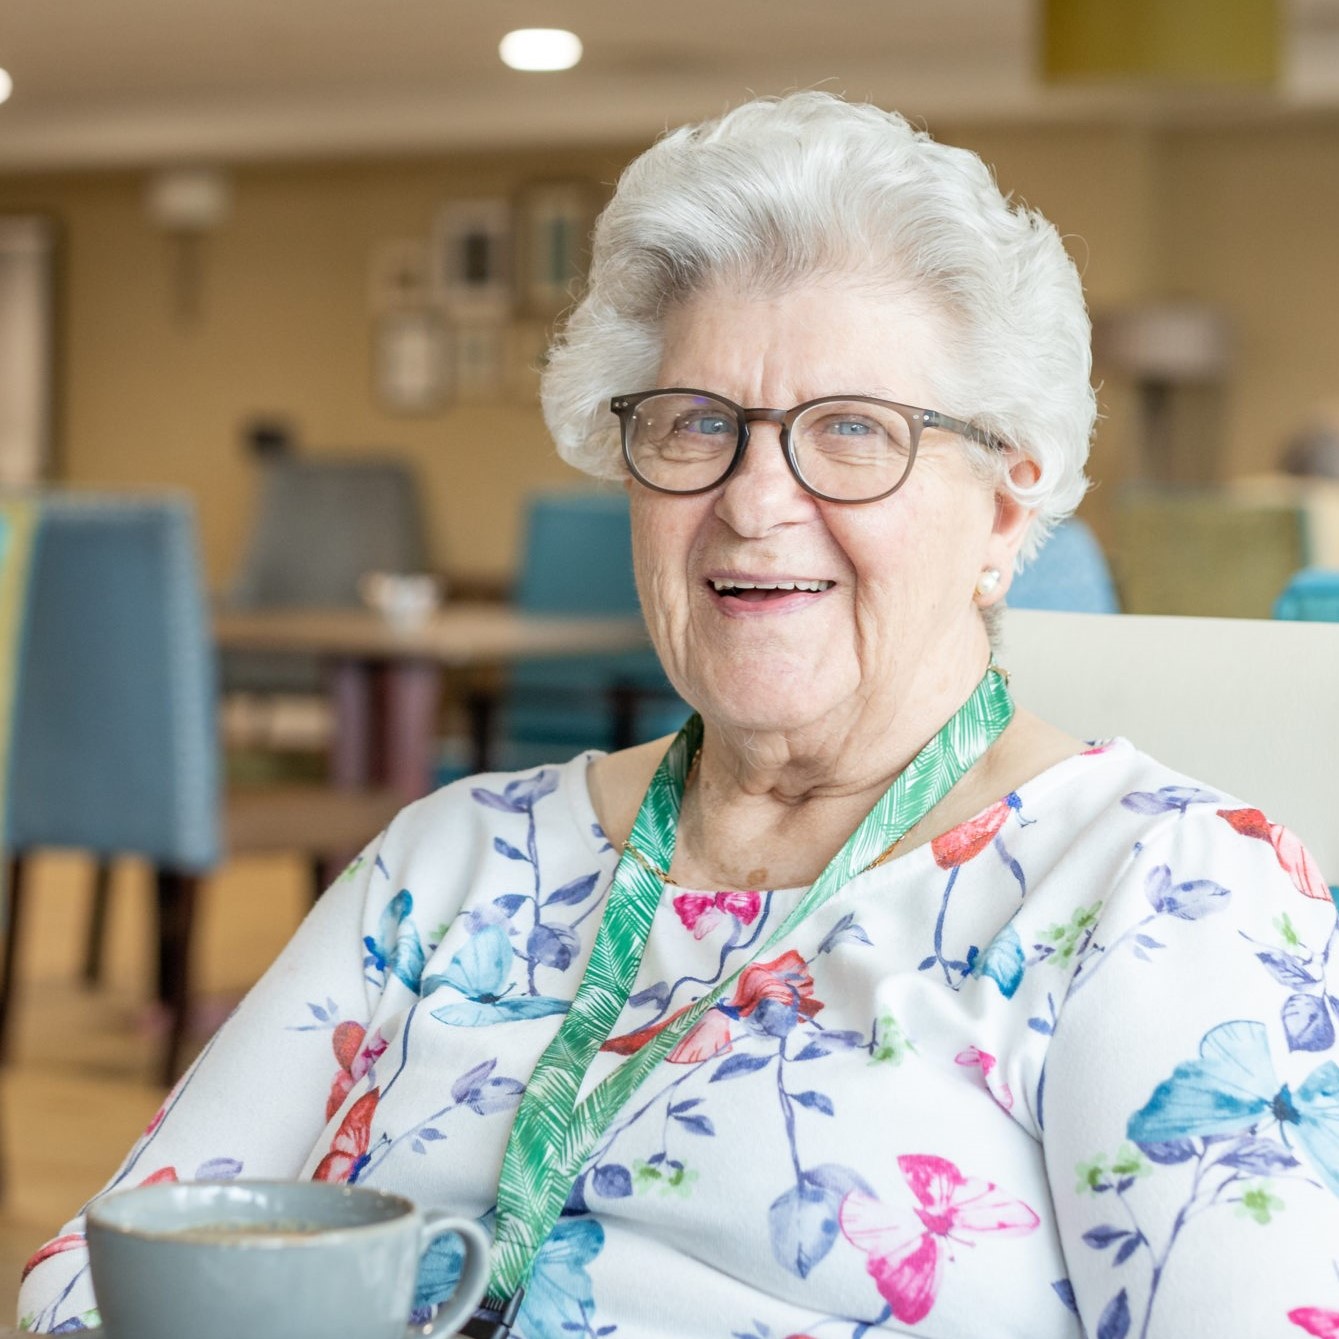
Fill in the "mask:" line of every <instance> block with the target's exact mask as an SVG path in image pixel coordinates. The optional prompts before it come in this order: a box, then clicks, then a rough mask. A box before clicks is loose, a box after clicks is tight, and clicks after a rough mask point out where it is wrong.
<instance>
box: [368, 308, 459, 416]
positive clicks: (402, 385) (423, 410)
mask: <svg viewBox="0 0 1339 1339" xmlns="http://www.w3.org/2000/svg"><path fill="white" fill-rule="evenodd" d="M451 345H452V340H451V332H450V331H449V330H448V329H447V327H446V323H445V322H444V321H443V320H442V318H441V316H440V315H439V314H438V313H437V312H435V311H432V310H430V309H428V308H418V309H412V308H406V309H405V310H403V311H392V312H387V313H385V314H384V315H382V316H381V317H380V319H379V320H378V321H377V323H376V325H375V326H374V327H373V382H374V387H375V391H376V397H377V403H378V404H379V405H380V406H381V408H382V409H384V410H386V411H387V412H388V413H392V414H432V413H435V412H436V411H437V410H439V409H441V408H443V407H444V406H445V404H446V401H447V399H448V397H449V396H450V394H451V380H452V372H453V371H454V359H453V353H452V347H451Z"/></svg>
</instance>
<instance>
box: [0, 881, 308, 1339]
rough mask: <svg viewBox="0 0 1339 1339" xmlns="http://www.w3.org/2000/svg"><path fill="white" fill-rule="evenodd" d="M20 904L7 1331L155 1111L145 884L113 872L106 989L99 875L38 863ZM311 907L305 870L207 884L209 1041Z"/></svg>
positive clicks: (0, 1111)
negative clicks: (84, 967)
mask: <svg viewBox="0 0 1339 1339" xmlns="http://www.w3.org/2000/svg"><path fill="white" fill-rule="evenodd" d="M31 877H32V880H33V882H32V885H31V895H30V897H29V898H27V899H25V902H24V912H25V923H24V926H23V943H22V945H21V946H20V950H19V969H18V994H17V997H16V1001H15V1005H14V1009H15V1015H16V1016H15V1018H14V1038H13V1048H12V1050H13V1059H12V1062H11V1063H10V1065H9V1066H8V1067H7V1068H6V1069H5V1070H4V1071H3V1072H0V1103H3V1106H2V1107H0V1156H3V1159H4V1163H3V1168H4V1176H5V1180H6V1182H7V1184H6V1186H5V1192H4V1197H3V1201H0V1322H4V1323H12V1322H10V1318H11V1317H12V1316H13V1315H14V1302H15V1298H16V1296H17V1292H18V1278H19V1272H20V1270H21V1269H22V1266H23V1263H24V1261H25V1260H26V1259H27V1258H28V1256H29V1255H30V1254H31V1253H32V1252H33V1250H34V1249H35V1248H36V1247H37V1246H39V1245H40V1244H41V1243H42V1242H43V1241H45V1240H46V1239H47V1238H48V1237H50V1236H52V1235H53V1234H54V1233H55V1232H56V1230H57V1229H58V1228H59V1227H60V1225H61V1224H62V1223H63V1222H64V1221H65V1220H66V1219H67V1218H69V1217H70V1216H71V1215H73V1214H74V1213H75V1212H77V1210H78V1209H79V1207H80V1205H81V1204H82V1203H83V1201H84V1200H85V1199H87V1198H88V1197H89V1195H91V1194H92V1193H93V1192H94V1191H95V1190H97V1189H98V1187H99V1186H101V1185H102V1183H103V1182H104V1181H105V1180H106V1179H107V1178H108V1177H109V1176H110V1175H111V1173H112V1172H113V1171H114V1170H115V1168H116V1166H117V1164H118V1163H119V1162H120V1160H121V1157H122V1156H123V1154H124V1153H125V1152H126V1150H127V1149H128V1148H129V1147H130V1145H131V1144H132V1143H133V1142H134V1140H135V1139H136V1137H137V1136H138V1135H139V1133H140V1131H141V1130H142V1129H143V1128H144V1125H145V1123H146V1122H147V1121H148V1120H149V1118H150V1117H151V1116H152V1115H153V1113H154V1111H155V1110H156V1109H157V1106H158V1104H159V1102H160V1101H161V1100H162V1097H163V1090H162V1089H161V1088H159V1087H158V1086H157V1084H156V1083H155V1081H154V1077H153V1076H154V1071H155V1069H156V1063H155V1057H156V1055H157V1053H158V1052H157V1044H156V1043H157V1034H156V1031H155V1025H156V1019H155V1015H154V1013H153V1011H152V1010H151V1009H150V1008H149V1007H148V999H149V992H150V980H151V977H150V973H149V962H150V954H151V949H152V941H151V924H152V923H151V920H150V905H151V904H150V884H149V879H148V872H147V871H146V870H145V869H143V868H141V867H138V866H136V865H135V864H134V863H132V862H126V863H125V864H123V865H122V866H121V867H119V868H118V870H117V872H116V878H115V882H114V885H113V894H112V902H111V912H110V915H109V918H108V943H107V961H106V974H105V978H106V979H105V981H104V983H103V984H102V985H101V986H99V987H96V988H89V987H86V986H84V985H83V984H82V982H81V981H80V979H79V963H80V960H81V954H82V933H83V929H84V926H85V924H86V909H87V905H88V895H89V877H90V870H89V867H88V865H87V863H86V862H85V861H84V860H82V859H81V858H79V857H75V856H63V855H62V856H56V855H51V856H46V857H42V858H40V859H38V860H37V861H36V862H35V865H34V869H33V872H32V875H31ZM308 901H309V885H308V882H307V873H306V869H305V867H304V866H303V865H302V863H301V862H299V861H297V860H288V859H266V860H247V861H240V860H239V861H235V862H233V863H232V864H230V865H229V866H228V867H227V868H225V869H224V870H222V871H221V872H220V873H219V874H217V875H215V876H214V877H213V878H211V879H210V880H209V881H208V883H207V884H206V885H205V893H204V900H203V904H202V907H201V911H200V921H199V925H198V937H197V941H196V954H195V959H194V966H195V972H196V978H197V985H198V990H199V992H200V996H201V1007H200V1009H199V1010H198V1015H199V1016H198V1019H197V1028H196V1034H197V1035H196V1037H195V1041H196V1042H197V1043H199V1042H203V1040H204V1038H205V1036H207V1035H208V1032H209V1031H211V1030H212V1028H213V1027H214V1026H216V1025H217V1023H219V1022H221V1021H222V1019H223V1018H224V1017H225V1016H226V1014H227V1012H228V1010H229V1009H230V1008H231V1007H232V1005H233V1004H234V1003H235V1002H236V1000H237V998H238V997H239V996H240V995H241V994H242V993H243V992H245V990H246V989H247V987H248V986H249V985H250V984H251V983H252V982H253V981H254V980H255V979H256V977H257V976H259V975H260V973H262V972H263V971H264V970H265V967H266V965H267V964H268V963H269V961H270V960H271V959H272V958H273V957H274V955H275V954H276V953H277V952H278V951H279V949H280V948H281V947H282V945H283V943H284V941H285V940H286V939H287V938H288V936H289V935H290V934H291V933H292V932H293V930H294V929H295V928H296V926H297V924H298V922H299V921H300V920H301V918H302V915H303V912H304V911H305V909H306V906H307V904H308Z"/></svg>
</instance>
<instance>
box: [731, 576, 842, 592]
mask: <svg viewBox="0 0 1339 1339" xmlns="http://www.w3.org/2000/svg"><path fill="white" fill-rule="evenodd" d="M711 584H712V585H713V586H715V588H716V590H717V593H720V592H722V591H727V590H808V591H824V590H827V589H828V587H829V586H831V585H832V584H833V583H832V582H831V581H722V580H718V579H716V578H715V577H713V578H712V582H711Z"/></svg>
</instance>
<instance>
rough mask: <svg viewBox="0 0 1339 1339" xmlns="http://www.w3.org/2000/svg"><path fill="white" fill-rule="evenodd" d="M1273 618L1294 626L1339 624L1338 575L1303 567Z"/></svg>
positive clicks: (1280, 602)
mask: <svg viewBox="0 0 1339 1339" xmlns="http://www.w3.org/2000/svg"><path fill="white" fill-rule="evenodd" d="M1274 617H1275V618H1282V619H1287V620H1288V621H1289V622H1291V623H1339V572H1336V571H1332V570H1331V569H1329V568H1325V567H1306V568H1303V569H1302V570H1301V571H1300V572H1298V573H1296V574H1295V575H1294V576H1293V577H1292V579H1291V580H1290V581H1289V582H1288V584H1287V585H1286V586H1285V587H1284V589H1283V593H1282V594H1281V595H1280V596H1279V598H1278V599H1277V600H1276V601H1275V603H1274Z"/></svg>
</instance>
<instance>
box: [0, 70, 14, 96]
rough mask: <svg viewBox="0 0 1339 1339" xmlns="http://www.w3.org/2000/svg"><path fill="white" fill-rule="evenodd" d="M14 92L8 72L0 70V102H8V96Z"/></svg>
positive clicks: (12, 82)
mask: <svg viewBox="0 0 1339 1339" xmlns="http://www.w3.org/2000/svg"><path fill="white" fill-rule="evenodd" d="M13 91H14V80H13V79H12V78H11V77H10V74H9V71H8V70H0V102H8V101H9V95H10V94H11V93H12V92H13Z"/></svg>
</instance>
